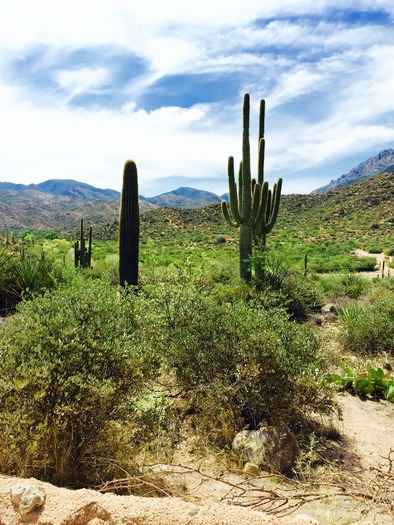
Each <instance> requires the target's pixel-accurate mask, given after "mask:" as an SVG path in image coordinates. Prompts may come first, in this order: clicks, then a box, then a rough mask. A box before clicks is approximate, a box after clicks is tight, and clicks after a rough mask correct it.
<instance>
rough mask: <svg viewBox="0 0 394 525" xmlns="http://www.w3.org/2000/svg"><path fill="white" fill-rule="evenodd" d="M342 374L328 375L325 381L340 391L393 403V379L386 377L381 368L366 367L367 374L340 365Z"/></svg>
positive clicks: (343, 364)
mask: <svg viewBox="0 0 394 525" xmlns="http://www.w3.org/2000/svg"><path fill="white" fill-rule="evenodd" d="M340 367H341V369H342V374H330V375H329V376H328V377H327V379H328V381H329V382H330V383H333V384H334V385H335V386H336V387H337V388H339V389H340V390H348V391H350V392H354V393H355V394H357V395H359V396H361V397H365V396H371V397H384V398H385V399H387V400H388V401H391V402H393V403H394V377H387V376H386V375H385V373H384V371H383V369H382V368H372V367H371V366H370V365H368V366H367V372H363V373H357V372H356V371H355V370H353V369H352V368H350V367H348V366H346V365H345V363H343V362H342V363H341V364H340Z"/></svg>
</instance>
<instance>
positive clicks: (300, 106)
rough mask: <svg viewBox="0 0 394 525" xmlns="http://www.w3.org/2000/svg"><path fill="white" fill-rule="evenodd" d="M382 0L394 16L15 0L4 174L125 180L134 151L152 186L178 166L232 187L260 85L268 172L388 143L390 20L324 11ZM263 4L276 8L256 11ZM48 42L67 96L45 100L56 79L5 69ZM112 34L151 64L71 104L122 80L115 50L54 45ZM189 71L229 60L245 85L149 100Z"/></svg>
mask: <svg viewBox="0 0 394 525" xmlns="http://www.w3.org/2000/svg"><path fill="white" fill-rule="evenodd" d="M377 7H380V8H384V9H385V10H386V12H387V13H390V14H391V16H394V6H393V4H392V0H373V1H372V0H359V1H356V0H346V1H345V0H332V1H329V0H324V1H323V0H313V1H312V0H265V1H264V2H262V1H261V0H243V2H237V3H236V2H233V3H230V4H228V3H227V4H226V3H223V2H222V0H220V1H219V0H209V1H208V0H199V1H198V2H196V1H190V2H185V1H184V0H168V1H167V2H166V3H163V2H162V1H161V0H144V2H130V1H129V0H112V1H111V2H100V1H97V0H96V1H95V2H93V1H92V0H84V1H83V2H81V1H79V0H78V1H77V0H69V1H68V2H66V3H58V2H53V1H49V0H36V1H35V2H30V1H28V0H14V1H13V2H12V3H11V2H9V5H8V6H7V9H3V12H2V16H1V18H0V46H1V48H2V51H3V52H2V57H1V59H0V64H1V66H2V67H1V70H0V75H1V74H2V73H3V79H2V77H1V76H0V131H1V136H2V153H1V157H0V179H1V180H10V181H16V182H25V183H28V182H39V181H43V180H46V179H49V178H75V179H78V180H81V181H85V182H90V183H92V184H95V185H97V186H99V187H108V186H109V187H113V188H115V189H120V183H121V174H122V167H123V162H124V161H125V160H126V159H127V158H133V159H134V160H136V162H137V165H138V168H139V173H140V187H141V191H142V192H143V190H144V185H145V187H148V186H149V187H151V186H152V183H153V182H154V181H156V182H157V193H160V179H162V178H170V177H173V176H184V177H189V176H190V177H193V178H194V179H199V178H201V179H205V178H207V177H209V176H212V178H217V177H223V188H222V191H223V192H224V191H226V186H227V176H226V163H227V157H228V156H229V155H230V154H232V155H234V156H235V157H236V159H238V160H239V156H240V149H241V114H242V107H241V106H242V92H243V91H244V90H246V89H247V90H250V92H251V95H252V109H253V115H252V117H253V122H252V132H254V129H255V127H256V112H257V107H258V98H259V97H260V96H264V97H265V98H266V99H267V112H268V113H267V115H268V117H269V122H270V123H271V126H270V127H267V175H268V177H271V178H276V176H277V175H283V176H284V177H286V170H289V167H290V169H291V172H290V173H289V174H288V177H289V186H290V185H291V183H292V182H291V181H292V178H293V177H295V176H297V174H299V173H300V172H302V170H310V169H314V168H316V170H317V172H318V171H321V172H322V173H325V172H326V170H327V169H328V168H326V167H327V166H329V165H330V163H333V162H337V161H338V160H340V159H346V157H347V156H349V155H350V154H354V153H357V152H359V151H363V150H367V149H370V148H371V147H373V146H376V148H377V151H376V153H377V152H378V150H379V146H380V145H381V144H386V143H388V142H391V141H394V124H392V123H391V121H390V119H389V116H390V112H394V98H393V96H392V93H393V91H394V74H393V71H394V58H393V57H394V35H393V27H392V23H387V24H386V25H381V26H379V27H376V26H374V25H370V24H365V25H364V26H361V27H359V26H356V25H354V24H353V25H352V24H350V25H349V24H347V23H346V22H345V21H338V20H336V21H332V20H330V17H329V16H325V15H326V14H327V13H329V12H333V10H335V9H340V8H343V9H350V8H354V9H359V10H367V9H371V10H373V9H376V8H377ZM287 15H295V16H300V18H299V19H296V18H292V19H286V16H287ZM310 15H315V17H316V20H315V19H312V18H310ZM319 15H323V16H321V18H319ZM263 17H271V18H275V17H277V19H275V20H274V19H271V20H267V22H266V23H265V24H262V23H260V24H256V23H255V21H256V19H257V18H263ZM37 45H47V46H48V52H47V53H46V54H45V55H43V57H42V58H41V63H40V64H39V66H40V67H42V68H49V65H50V66H51V69H48V71H49V72H50V75H52V77H50V78H52V79H53V80H55V81H56V82H57V84H58V86H59V87H60V88H61V89H62V90H63V91H64V92H65V94H64V97H63V99H61V100H59V101H58V105H57V106H56V104H54V103H51V104H50V105H49V104H48V103H47V100H46V94H45V92H43V93H41V94H40V96H38V95H37V94H35V93H34V90H33V89H29V88H30V86H27V89H22V88H20V87H17V86H16V85H15V84H14V85H12V84H11V81H10V79H9V77H8V76H7V75H6V74H5V73H6V72H7V68H8V67H9V64H10V63H12V61H13V60H15V59H16V58H17V57H23V56H25V54H26V52H27V51H28V50H29V49H30V48H31V47H34V46H37ZM106 45H108V46H113V47H116V48H120V49H122V50H123V49H124V50H128V51H129V52H130V53H133V54H135V55H138V57H140V58H141V59H144V60H145V61H146V64H147V68H146V70H145V71H144V72H143V73H141V74H140V76H138V77H137V78H132V79H131V80H130V81H129V82H128V83H127V84H126V85H124V86H122V87H119V90H120V89H123V90H124V92H125V93H126V95H127V96H126V97H125V102H124V104H123V107H121V106H117V108H116V109H112V110H110V109H109V108H108V109H102V108H101V109H95V108H90V110H86V109H83V108H75V109H72V108H70V107H68V106H67V103H68V101H70V100H71V99H72V98H73V97H75V96H76V95H84V94H88V93H96V92H100V90H101V88H102V87H103V86H104V85H105V86H108V85H110V86H111V87H112V88H113V90H114V92H115V93H116V90H117V88H118V86H117V84H116V82H117V81H116V79H115V77H111V75H113V74H114V73H113V72H111V70H110V67H107V65H106V64H105V63H103V64H100V65H92V66H90V65H89V64H84V65H82V66H81V65H80V64H76V65H74V66H73V64H67V67H65V66H64V65H61V64H59V65H56V56H57V55H56V52H57V51H59V49H60V50H64V49H65V50H73V49H78V48H83V47H86V46H88V47H89V46H106ZM37 65H38V64H37ZM191 73H197V74H201V73H223V74H225V75H226V78H228V79H229V80H228V82H229V83H231V82H232V81H233V77H235V76H236V75H238V77H237V78H240V79H241V80H238V82H239V84H237V85H236V86H237V89H238V94H239V97H238V99H237V100H236V101H234V99H232V100H231V101H230V100H226V97H225V95H223V100H222V101H221V102H220V103H216V104H200V103H197V104H195V105H194V106H192V107H190V108H180V107H165V108H159V109H157V110H155V111H150V112H149V111H144V110H141V109H139V105H138V104H137V103H136V101H137V100H138V98H139V97H140V96H141V95H142V94H144V93H145V92H146V90H147V89H148V88H149V87H150V86H151V85H152V84H153V83H154V82H155V81H156V80H158V79H160V78H162V77H163V76H165V75H174V74H191ZM18 80H20V79H18ZM234 82H235V81H234ZM234 85H235V84H234ZM308 104H310V105H311V106H313V111H312V110H311V109H310V108H309V107H308ZM284 107H285V108H286V110H284V109H283V108H284ZM252 143H253V138H252ZM253 154H255V153H253ZM340 174H341V173H338V176H339V175H340ZM308 177H309V178H308V179H305V181H304V183H303V184H302V183H301V182H298V186H297V188H298V191H303V190H304V191H309V190H310V189H313V187H312V188H311V187H310V186H308V185H310V184H314V183H315V180H316V178H318V177H317V176H316V177H314V176H308ZM323 183H325V181H322V183H321V184H323ZM321 184H317V185H321ZM207 189H211V188H207ZM286 191H289V190H286ZM218 192H219V189H218Z"/></svg>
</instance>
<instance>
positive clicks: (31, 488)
mask: <svg viewBox="0 0 394 525" xmlns="http://www.w3.org/2000/svg"><path fill="white" fill-rule="evenodd" d="M10 495H11V501H12V503H13V504H14V505H15V506H17V507H19V513H20V514H21V515H22V516H24V515H25V514H28V513H29V512H30V511H32V510H33V509H37V508H38V507H42V505H44V503H45V497H46V493H45V489H44V488H43V487H41V486H40V485H35V484H32V485H26V486H21V485H13V486H12V487H11V489H10Z"/></svg>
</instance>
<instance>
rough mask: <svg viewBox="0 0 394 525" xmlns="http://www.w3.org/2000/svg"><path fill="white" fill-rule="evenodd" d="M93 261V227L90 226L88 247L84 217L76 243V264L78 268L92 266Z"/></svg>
mask: <svg viewBox="0 0 394 525" xmlns="http://www.w3.org/2000/svg"><path fill="white" fill-rule="evenodd" d="M91 262H92V227H91V226H90V228H89V240H88V247H87V248H86V239H85V234H84V229H83V219H81V234H80V239H79V241H75V243H74V266H75V268H78V266H80V267H81V268H90V266H91Z"/></svg>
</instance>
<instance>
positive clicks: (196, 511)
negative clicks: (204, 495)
mask: <svg viewBox="0 0 394 525" xmlns="http://www.w3.org/2000/svg"><path fill="white" fill-rule="evenodd" d="M197 513H198V508H197V507H192V508H191V509H190V510H189V516H195V515H196V514H197Z"/></svg>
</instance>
